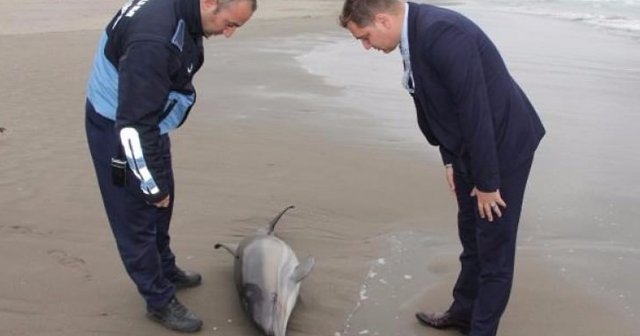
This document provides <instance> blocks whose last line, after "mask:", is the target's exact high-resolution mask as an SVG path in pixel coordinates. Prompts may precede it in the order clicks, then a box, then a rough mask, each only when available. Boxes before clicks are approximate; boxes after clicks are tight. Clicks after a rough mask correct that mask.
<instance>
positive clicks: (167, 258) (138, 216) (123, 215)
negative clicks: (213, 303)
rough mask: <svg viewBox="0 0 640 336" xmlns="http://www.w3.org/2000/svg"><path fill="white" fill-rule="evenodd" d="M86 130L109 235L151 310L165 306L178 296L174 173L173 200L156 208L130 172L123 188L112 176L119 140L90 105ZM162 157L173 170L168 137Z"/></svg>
mask: <svg viewBox="0 0 640 336" xmlns="http://www.w3.org/2000/svg"><path fill="white" fill-rule="evenodd" d="M85 127H86V132H87V140H88V143H89V150H90V152H91V158H92V159H93V164H94V167H95V171H96V176H97V179H98V185H99V186H100V192H101V194H102V201H103V203H104V207H105V210H106V212H107V217H108V219H109V224H110V226H111V231H112V232H113V235H114V237H115V240H116V245H117V247H118V252H119V253H120V257H121V259H122V262H123V263H124V266H125V269H126V271H127V273H128V274H129V276H130V277H131V279H132V280H133V282H134V283H135V285H136V286H137V289H138V292H139V293H140V294H141V295H142V296H143V297H144V299H145V301H146V303H147V309H148V310H149V309H159V308H162V307H164V306H165V305H166V304H167V303H168V302H169V301H170V300H171V298H172V297H173V295H174V294H175V286H174V284H173V283H172V282H171V281H170V280H169V279H171V277H172V276H173V275H174V274H175V272H176V265H175V256H174V254H173V252H172V251H171V248H170V247H169V242H170V237H169V223H170V221H171V215H172V212H173V200H174V195H173V194H174V193H173V172H170V174H169V175H170V184H171V187H170V189H171V190H170V195H171V202H170V204H169V207H167V208H157V207H156V206H154V205H152V204H148V203H147V202H146V201H145V200H144V199H143V198H142V191H141V189H140V183H139V180H138V179H137V178H136V177H135V175H134V174H133V172H132V171H131V169H128V168H127V171H126V174H127V175H126V180H127V183H126V185H125V186H116V185H114V184H113V183H112V178H111V158H112V157H118V156H120V155H119V153H120V152H121V151H120V140H119V137H118V136H117V134H116V129H115V125H114V122H113V121H111V120H109V119H107V118H104V117H103V116H101V115H99V114H98V113H96V112H95V110H94V108H93V106H92V105H91V103H90V102H89V101H87V105H86V119H85ZM159 145H160V147H161V151H162V155H163V159H164V160H165V162H166V166H167V167H171V145H170V141H169V137H168V136H167V135H163V136H161V139H160V141H159Z"/></svg>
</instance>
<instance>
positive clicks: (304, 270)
mask: <svg viewBox="0 0 640 336" xmlns="http://www.w3.org/2000/svg"><path fill="white" fill-rule="evenodd" d="M315 264H316V260H315V259H314V258H313V257H311V256H309V257H306V258H304V259H303V260H302V261H301V262H300V264H299V265H298V266H296V269H295V270H294V271H293V274H292V275H291V280H293V281H294V282H300V281H302V280H304V278H306V277H307V275H309V273H311V270H313V266H315Z"/></svg>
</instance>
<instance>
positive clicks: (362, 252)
mask: <svg viewBox="0 0 640 336" xmlns="http://www.w3.org/2000/svg"><path fill="white" fill-rule="evenodd" d="M27 5H28V6H27ZM120 5H121V4H120V1H107V2H101V4H100V5H99V6H97V7H91V8H88V9H83V10H82V11H80V14H78V12H77V11H74V10H72V9H73V8H76V6H78V4H77V3H74V2H71V1H68V2H66V1H65V2H61V3H56V5H55V6H50V5H48V4H45V3H44V2H42V1H29V2H20V3H18V4H13V3H9V2H6V1H3V2H2V3H0V8H1V9H2V11H1V12H2V13H3V14H2V15H4V16H2V18H3V19H2V20H0V22H3V23H4V24H3V25H0V45H1V46H2V47H1V48H0V62H2V64H3V67H1V68H0V78H3V79H2V81H0V98H1V99H2V101H3V106H2V111H1V112H0V127H6V128H7V130H6V131H5V132H4V133H2V134H0V154H1V155H2V157H1V159H0V172H1V174H0V211H1V213H2V220H0V264H1V265H2V267H3V272H2V275H0V284H2V285H1V286H0V334H2V335H106V334H113V335H170V334H173V333H171V332H168V331H165V330H164V329H163V328H162V327H160V326H158V325H156V324H154V323H151V322H148V321H147V320H146V318H145V316H144V302H143V301H142V300H141V298H140V296H139V295H138V294H137V292H136V290H135V288H134V287H133V285H132V283H131V281H130V280H129V279H128V278H127V276H126V274H125V272H124V269H123V267H122V265H121V262H120V259H119V257H118V255H117V252H116V249H115V243H114V241H113V238H112V235H111V232H110V230H109V228H108V224H107V222H106V216H105V215H104V210H103V208H102V204H101V200H100V198H99V193H98V189H97V185H96V181H95V177H94V173H93V168H92V166H91V163H90V158H89V153H88V150H87V146H86V143H85V137H84V125H83V122H84V120H83V119H84V116H83V113H84V109H83V106H84V88H85V82H86V78H87V76H88V72H89V68H90V62H91V60H92V57H93V52H94V50H95V44H96V41H97V37H98V36H99V33H100V29H102V26H103V24H104V22H106V20H108V19H109V18H110V17H111V15H112V13H113V11H114V10H115V9H117V8H118V7H119V6H120ZM29 6H31V7H29ZM87 6H89V5H87ZM94 6H96V5H94ZM292 6H293V7H292ZM340 6H341V2H339V1H333V0H332V1H306V0H305V1H300V2H299V3H297V4H295V5H290V4H289V3H288V2H285V1H273V2H269V3H266V2H265V3H261V4H260V9H259V12H258V14H257V16H256V18H255V21H252V22H250V23H249V24H248V25H247V27H244V28H242V29H241V30H240V31H239V32H238V34H237V36H234V38H232V39H228V40H224V39H212V40H210V41H207V42H206V50H207V51H206V62H205V66H204V68H203V69H202V70H201V71H200V72H199V73H198V75H197V79H196V82H195V84H196V87H197V89H198V94H199V96H198V104H197V106H196V107H195V109H194V110H193V111H192V113H191V115H190V117H189V120H188V121H187V122H186V123H185V125H183V127H181V129H180V130H178V131H177V132H175V133H174V134H173V135H172V141H173V156H174V170H175V174H176V176H175V177H176V181H177V196H176V199H177V200H176V207H175V210H174V220H173V223H172V238H173V240H172V246H173V249H174V251H175V252H176V255H177V258H178V259H177V260H178V262H179V264H180V265H181V266H182V267H184V268H187V269H194V270H198V271H200V272H202V274H203V276H204V280H203V285H202V286H201V287H199V288H196V289H191V290H187V291H182V292H179V293H178V296H179V298H180V299H181V301H183V302H184V303H185V304H187V305H188V306H189V307H190V308H192V309H193V310H194V311H196V312H197V313H198V314H199V315H200V316H201V317H202V318H203V319H204V321H205V327H204V330H203V332H202V333H201V334H207V335H231V336H233V335H258V334H257V332H255V331H254V330H253V328H252V326H251V325H250V324H249V323H248V320H247V319H246V318H245V316H244V315H243V313H242V311H241V309H240V305H239V302H238V299H237V296H236V293H235V290H234V288H233V283H232V279H231V273H232V260H231V258H230V257H229V255H228V254H226V253H224V252H221V251H214V250H213V244H214V243H216V242H236V241H239V240H240V239H241V238H242V237H243V236H245V235H247V234H250V233H252V232H254V230H256V229H258V228H259V227H261V226H263V225H265V224H266V223H268V221H269V220H270V219H271V218H272V216H274V215H275V214H276V213H277V212H278V211H279V210H280V209H282V208H283V207H284V206H286V205H289V204H295V205H296V209H294V210H293V211H290V213H288V214H287V215H286V216H285V217H284V218H283V219H282V221H281V223H280V224H279V226H278V230H277V232H278V234H279V235H280V236H281V237H282V238H283V239H284V240H286V241H287V242H289V243H290V244H291V245H292V246H293V248H294V249H295V250H296V251H297V253H298V255H299V256H304V255H308V254H310V255H313V256H314V257H315V258H316V260H317V267H316V269H315V270H314V271H313V273H312V275H311V276H310V277H309V278H308V279H307V280H305V282H304V283H303V286H302V301H301V302H300V304H299V306H298V308H297V310H296V311H295V312H294V315H293V317H292V320H291V322H290V325H289V335H292V336H295V335H329V336H335V335H338V334H339V335H343V336H344V335H364V334H368V335H401V336H409V335H455V333H453V332H449V333H447V332H438V331H432V330H427V329H424V328H423V327H421V326H419V325H418V324H417V323H416V322H415V321H414V318H413V313H414V312H415V311H416V310H419V309H444V308H446V307H447V305H448V304H449V300H450V291H451V286H452V284H453V281H454V280H455V276H456V275H457V271H458V263H457V255H458V253H459V244H458V241H457V237H456V230H455V222H454V218H455V212H456V209H455V204H454V198H453V196H452V195H451V194H450V193H449V192H448V191H447V189H446V186H445V183H444V179H443V172H442V168H441V165H440V162H439V158H438V154H437V151H436V150H435V149H434V148H430V147H429V146H428V145H427V144H426V142H425V141H422V139H421V138H420V136H419V131H418V130H417V127H416V126H415V124H414V120H413V118H414V117H413V115H414V111H413V109H412V107H411V105H410V102H409V99H408V97H406V93H404V92H402V88H401V87H400V85H399V84H398V85H397V86H396V84H397V83H399V77H400V74H399V73H398V74H397V77H396V78H397V79H396V78H392V79H390V80H389V81H388V83H387V82H386V81H385V82H382V83H381V82H380V81H379V80H377V78H378V77H375V76H374V77H368V76H367V75H368V74H370V73H374V74H377V75H380V74H389V75H391V73H393V71H394V70H393V69H394V67H397V69H398V70H400V64H399V63H398V64H395V63H393V62H394V60H396V59H397V60H399V58H398V57H397V55H388V56H387V57H382V56H380V55H375V56H372V55H368V54H367V53H365V52H364V51H362V50H360V47H359V46H358V45H357V43H356V42H355V41H351V40H350V38H349V36H347V35H346V32H345V31H342V30H341V29H340V28H339V27H337V25H336V23H335V22H336V15H337V12H338V11H339V8H340ZM50 7H52V8H50ZM105 7H108V8H107V9H105ZM454 8H456V9H459V10H461V11H463V12H465V13H467V14H468V15H469V16H471V17H472V18H474V19H476V20H477V21H478V22H479V23H480V24H481V26H483V28H485V30H486V31H487V32H488V33H489V34H490V35H491V36H492V37H493V38H494V41H495V42H496V44H497V45H498V47H499V48H500V50H502V51H503V56H505V59H506V60H507V63H508V64H509V66H510V68H511V69H512V71H513V74H514V76H515V77H516V78H517V79H518V81H519V82H520V84H521V85H522V86H523V87H524V88H525V91H527V92H528V93H529V95H530V97H531V99H532V100H533V102H534V104H535V105H536V106H537V107H538V109H539V111H540V113H541V116H542V118H543V121H544V122H545V126H546V127H547V129H548V135H547V137H546V138H545V139H544V141H543V143H542V145H541V149H540V151H539V152H538V154H537V158H536V162H535V163H534V169H533V172H532V177H531V179H530V183H529V186H528V191H527V198H526V201H525V210H524V213H523V217H522V222H521V230H520V245H519V252H518V259H517V271H516V272H517V273H516V281H515V284H514V291H513V295H512V299H511V302H510V304H509V307H508V310H507V313H506V314H505V316H504V319H503V323H502V326H501V329H500V333H499V334H500V335H521V336H534V335H536V336H537V335H629V336H631V335H636V334H637V332H635V330H637V329H638V327H640V323H639V322H638V321H637V318H636V317H637V314H638V313H640V311H639V309H640V305H639V304H640V297H639V295H638V291H637V289H636V284H637V283H638V280H640V275H639V274H638V273H637V272H636V271H635V270H637V269H639V268H638V261H637V260H640V259H638V252H639V246H638V243H637V242H636V241H635V238H636V237H637V236H638V233H639V232H638V229H637V228H636V227H635V226H634V224H635V221H634V218H636V217H637V215H638V210H637V208H634V205H635V203H637V199H638V197H637V196H636V195H635V194H634V191H635V190H636V189H637V188H635V187H637V181H635V179H634V177H637V176H638V168H640V164H639V161H638V160H639V159H638V157H637V153H638V152H640V151H638V149H639V148H638V146H640V145H639V142H637V141H633V139H634V137H635V134H636V133H637V132H636V130H637V126H635V125H637V123H636V122H637V121H638V118H640V117H638V115H637V113H634V112H637V106H638V103H640V98H639V97H638V96H637V94H636V92H637V89H638V88H640V57H638V56H640V45H639V44H637V42H634V41H631V40H627V39H624V38H620V37H614V36H609V35H607V34H605V33H602V32H599V31H596V30H593V29H587V28H584V27H582V26H579V25H577V24H574V23H565V22H557V21H554V20H550V19H543V18H536V17H528V16H522V15H519V16H516V15H513V14H504V13H500V12H491V11H488V10H486V9H483V8H480V7H474V6H471V5H464V6H462V5H458V6H455V7H454ZM33 9H38V10H33ZM63 9H65V10H63ZM76 9H77V8H76ZM47 10H50V12H51V13H58V14H59V15H57V16H56V18H59V19H66V20H55V21H56V22H57V23H56V24H49V25H45V24H44V23H42V22H40V21H38V20H37V19H38V18H43V17H48V16H46V15H45V14H44V13H46V12H47ZM77 10H79V9H77ZM105 10H107V11H108V12H105ZM11 15H13V17H19V18H20V19H21V20H19V21H5V20H4V18H5V17H12V16H11ZM30 20H31V21H30ZM11 22H13V23H12V24H9V23H11ZM27 22H33V24H26V23H27ZM318 55H321V56H322V57H318ZM331 55H334V56H335V57H334V56H331ZM345 55H347V56H351V55H353V56H354V57H362V59H357V62H356V64H357V65H358V68H354V67H353V66H352V65H350V63H347V64H346V67H345V63H344V62H351V61H349V60H351V59H352V58H351V57H343V56H345ZM357 55H360V56H357ZM332 57H333V58H332ZM368 67H373V68H374V69H376V70H375V71H373V72H372V71H370V70H369V69H368ZM344 69H350V70H351V71H353V72H354V73H356V74H357V73H360V74H361V77H360V78H355V79H354V76H349V78H348V79H345V78H344V77H342V78H343V79H342V80H341V79H340V78H341V74H345V75H350V74H351V72H349V73H345V72H344ZM357 70H361V72H358V71H357ZM394 76H395V75H394ZM354 92H356V93H357V94H355V95H354ZM373 107H377V109H378V110H379V111H377V112H375V113H373V112H371V110H372V109H373ZM387 109H389V110H392V111H390V112H392V113H391V114H388V115H385V113H386V112H385V110H387ZM628 125H631V126H628Z"/></svg>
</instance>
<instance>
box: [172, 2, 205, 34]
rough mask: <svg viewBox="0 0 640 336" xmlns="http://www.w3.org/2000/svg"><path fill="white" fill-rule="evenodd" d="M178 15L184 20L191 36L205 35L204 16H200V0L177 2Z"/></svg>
mask: <svg viewBox="0 0 640 336" xmlns="http://www.w3.org/2000/svg"><path fill="white" fill-rule="evenodd" d="M175 1H176V4H177V6H178V13H180V17H181V18H182V19H184V21H185V23H186V24H187V27H188V28H189V33H190V34H191V35H204V32H203V31H202V16H201V14H200V0H175Z"/></svg>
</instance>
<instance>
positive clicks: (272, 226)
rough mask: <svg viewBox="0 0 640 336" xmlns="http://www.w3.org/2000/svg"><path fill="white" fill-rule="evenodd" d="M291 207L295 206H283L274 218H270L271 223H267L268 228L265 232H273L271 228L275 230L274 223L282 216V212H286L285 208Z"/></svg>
mask: <svg viewBox="0 0 640 336" xmlns="http://www.w3.org/2000/svg"><path fill="white" fill-rule="evenodd" d="M293 208H295V206H293V205H290V206H288V207H286V208H284V210H282V211H280V213H279V214H278V215H277V216H276V217H275V218H274V219H272V220H271V223H269V228H268V229H267V234H268V235H270V234H272V233H273V230H275V228H276V224H277V223H278V221H279V220H280V217H282V215H284V213H285V212H287V210H289V209H293Z"/></svg>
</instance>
